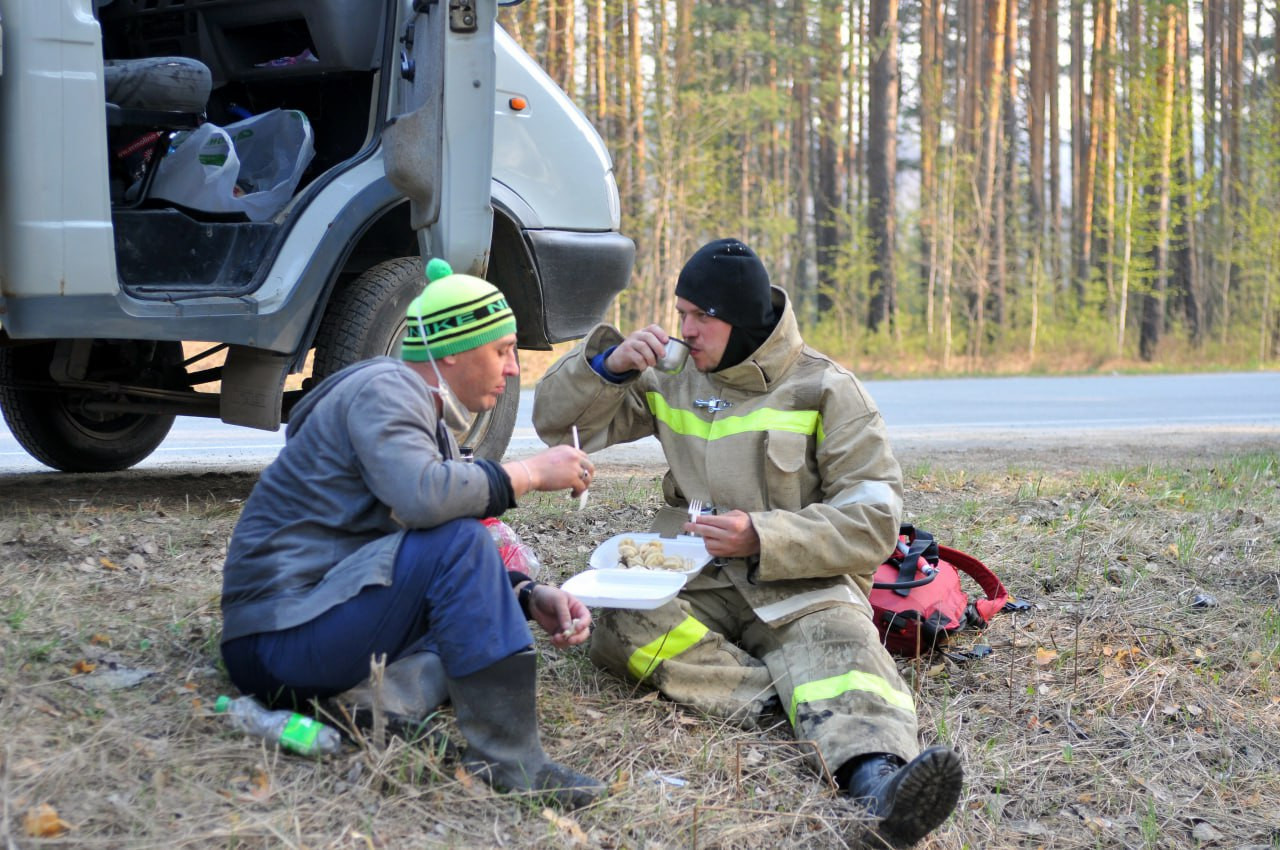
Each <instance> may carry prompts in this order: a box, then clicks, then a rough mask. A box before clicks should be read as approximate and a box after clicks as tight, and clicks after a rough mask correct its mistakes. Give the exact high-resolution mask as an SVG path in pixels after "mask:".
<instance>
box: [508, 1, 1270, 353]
mask: <svg viewBox="0 0 1280 850" xmlns="http://www.w3.org/2000/svg"><path fill="white" fill-rule="evenodd" d="M499 21H500V22H501V23H502V25H503V26H504V27H505V28H506V29H507V30H508V32H510V33H511V34H512V35H513V36H514V37H515V38H516V39H517V40H518V41H519V42H520V43H521V44H522V46H524V47H525V49H526V50H528V51H529V52H530V53H531V54H532V55H533V56H534V57H535V59H537V60H538V61H539V62H540V63H541V64H542V66H543V67H544V68H546V69H547V70H548V72H549V73H550V74H551V76H552V77H553V78H554V79H555V80H556V81H557V82H558V83H559V84H560V85H561V86H562V87H563V88H564V89H565V90H566V91H567V92H569V94H570V95H571V96H572V97H573V98H574V99H575V101H576V102H577V103H578V104H579V106H580V107H581V108H582V110H583V112H584V113H585V114H586V115H587V117H588V118H589V119H590V120H591V121H592V122H593V123H594V124H595V126H596V128H597V129H598V130H599V131H600V133H601V135H602V136H603V137H604V139H605V141H606V144H607V145H608V147H609V149H610V152H611V154H612V155H613V158H614V163H615V170H616V173H617V177H618V184H619V189H620V193H621V200H622V229H623V232H624V233H626V234H627V235H629V236H631V237H632V238H633V239H634V240H635V241H636V246H637V255H636V264H635V271H634V273H633V278H632V283H631V287H630V288H629V290H628V291H626V292H624V293H623V295H622V296H621V297H620V298H619V299H618V301H617V303H616V304H615V305H614V307H613V310H612V315H611V316H609V318H610V320H611V321H614V322H615V323H617V324H618V325H619V326H620V327H621V328H623V329H624V330H630V329H632V328H634V327H639V326H641V325H643V324H647V323H649V322H651V321H659V322H661V323H663V324H664V325H665V326H667V327H672V323H673V321H674V318H675V310H674V303H673V302H674V295H673V294H672V289H673V286H674V281H675V278H676V275H677V273H678V271H679V268H680V266H681V265H682V264H683V262H684V260H685V259H686V258H687V257H688V256H689V255H690V254H691V253H692V252H693V251H694V250H696V248H697V247H698V246H699V245H701V244H702V243H703V242H705V241H707V240H709V239H712V238H717V237H721V236H736V237H738V238H741V239H743V240H744V241H746V242H747V243H748V244H749V245H751V246H752V247H753V248H754V249H755V250H756V252H757V253H758V254H759V255H760V256H761V257H762V258H763V260H764V262H765V264H766V265H767V266H768V267H769V269H770V271H771V274H772V276H773V280H774V282H775V283H777V284H779V285H781V286H783V287H785V288H786V289H787V290H788V291H789V292H790V293H791V295H792V298H793V299H794V302H795V305H796V309H797V313H798V316H799V318H800V321H801V326H802V328H803V329H804V331H805V333H806V336H807V338H808V339H809V341H810V342H811V343H812V344H814V345H815V346H816V347H818V348H820V349H822V350H823V351H826V352H827V353H828V354H831V355H832V356H834V357H836V358H837V359H838V360H841V361H842V362H845V363H847V364H849V365H851V366H853V367H854V368H856V369H858V370H859V371H860V372H861V373H862V374H864V375H865V376H870V377H876V376H878V377H885V376H908V375H912V374H947V373H959V372H963V373H1007V372H1021V373H1027V372H1030V373H1040V372H1061V371H1089V370H1096V369H1103V368H1106V369H1129V368H1137V369H1162V370H1170V371H1173V370H1185V369H1189V368H1194V369H1213V368H1275V367H1276V365H1277V357H1278V356H1280V355H1278V354H1277V352H1278V350H1280V304H1277V301H1278V300H1280V280H1278V278H1280V98H1278V97H1277V95H1280V61H1277V55H1276V38H1275V34H1276V31H1277V29H1278V28H1280V26H1278V25H1280V7H1277V6H1276V4H1275V3H1274V2H1273V0H1204V2H1203V3H1193V2H1190V0H1174V2H1164V0H920V2H918V3H908V4H903V5H901V6H900V5H899V2H898V0H837V1H836V2H814V0H769V2H761V0H703V2H694V0H646V2H643V3H640V2H636V0H527V2H524V3H522V4H520V5H516V6H508V7H504V8H503V9H502V10H501V12H500V14H499Z"/></svg>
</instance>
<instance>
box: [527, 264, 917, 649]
mask: <svg viewBox="0 0 1280 850" xmlns="http://www.w3.org/2000/svg"><path fill="white" fill-rule="evenodd" d="M773 300H774V305H775V307H776V308H778V312H779V314H780V316H781V318H780V319H779V320H778V324H777V326H776V327H775V328H774V330H773V333H772V334H771V335H770V336H769V338H768V339H767V340H766V341H765V342H764V343H763V344H762V345H761V346H760V347H759V348H758V349H757V350H756V351H755V352H754V353H753V354H752V355H751V356H750V357H748V358H747V359H746V360H744V361H743V362H742V363H739V364H737V365H736V366H732V367H730V368H727V369H725V370H723V371H720V372H710V373H702V372H699V371H698V370H696V369H693V368H686V369H684V370H683V371H682V372H680V373H679V374H676V375H670V374H666V373H663V372H659V371H657V370H655V369H646V370H644V371H642V372H638V373H635V374H634V375H631V376H628V377H627V378H626V379H625V380H624V381H623V382H622V383H620V384H615V383H612V382H610V381H609V380H607V379H606V378H604V377H602V376H601V375H599V374H598V373H597V372H596V371H595V370H594V369H592V368H591V364H590V359H591V358H592V357H594V356H595V355H596V354H598V353H600V352H603V351H606V350H608V349H609V348H611V347H612V346H615V345H617V344H618V343H620V342H621V341H622V339H623V337H622V335H621V334H620V333H619V331H618V330H617V329H616V328H613V327H611V326H608V325H599V326H597V327H596V328H595V329H593V330H592V332H591V333H590V334H589V335H588V336H587V338H586V339H585V340H584V341H583V342H582V343H581V344H580V345H579V346H577V347H576V348H574V349H573V350H572V351H570V352H569V353H567V354H565V355H564V356H563V357H561V358H560V359H559V360H558V361H557V362H556V363H555V364H554V365H553V366H552V367H551V368H550V369H549V370H548V371H547V373H546V374H545V375H544V377H543V378H542V379H541V381H539V383H538V387H537V392H536V396H535V400H534V410H533V421H534V427H535V428H536V429H537V431H538V434H539V436H540V437H541V438H542V439H543V440H545V441H546V442H547V443H548V444H551V445H555V444H559V443H566V442H569V441H570V439H571V436H570V429H571V427H572V426H573V425H575V424H576V425H577V426H578V432H579V439H580V442H581V445H582V448H583V449H584V450H585V451H588V452H592V451H599V450H600V449H603V448H605V447H607V446H610V445H613V444H616V443H624V442H629V441H632V440H637V439H641V438H643V437H646V436H650V435H652V436H655V437H657V438H658V440H659V441H660V443H661V444H662V448H663V452H664V453H665V455H666V460H667V464H668V466H669V467H670V469H669V471H668V472H667V473H666V476H665V478H664V480H663V492H664V496H665V498H666V500H667V502H668V504H670V505H673V506H681V505H686V504H687V503H688V500H691V499H695V498H699V499H702V500H703V501H704V502H705V503H709V504H712V505H714V506H715V507H716V508H717V509H718V510H720V511H722V512H726V511H729V510H734V509H737V510H743V511H746V512H748V513H749V514H750V515H751V520H752V522H753V523H754V525H755V529H756V533H757V534H758V535H759V537H760V555H759V559H758V562H756V559H754V558H752V559H729V560H728V561H727V562H724V563H720V564H718V565H717V566H709V567H707V568H706V569H704V570H703V572H702V574H700V575H699V576H698V577H696V578H695V579H694V580H693V581H694V582H696V584H693V583H691V585H690V587H697V586H707V587H711V586H724V584H725V583H730V584H732V585H734V586H735V587H736V588H737V589H738V591H739V592H740V593H741V594H742V596H743V598H744V599H745V600H746V601H747V604H749V605H750V606H751V607H752V609H754V611H755V613H756V615H757V616H758V617H760V619H761V620H763V621H764V622H766V623H769V624H772V625H778V624H781V623H786V622H790V621H791V620H793V619H795V618H796V617H799V616H801V615H803V614H806V613H809V612H811V611H816V610H821V609H824V608H828V607H831V606H833V605H842V604H843V605H852V606H856V607H859V608H861V609H864V610H865V612H866V614H867V615H868V616H870V614H871V609H870V605H869V604H868V602H867V599H866V597H867V594H868V593H869V592H870V589H871V578H872V575H873V574H874V573H875V569H876V567H877V566H878V565H879V564H881V563H882V562H883V561H884V560H885V558H886V557H887V556H888V555H890V554H891V553H892V551H893V547H894V545H895V543H896V541H897V535H898V525H899V521H900V519H901V516H902V472H901V469H900V468H899V466H898V462H897V460H895V459H894V456H893V453H892V451H891V450H890V448H889V444H888V441H887V439H886V434H885V426H884V422H883V420H882V419H881V417H880V413H879V411H878V410H877V409H876V406H875V403H874V402H873V401H872V399H871V397H870V396H869V395H868V394H867V391H866V390H865V388H864V387H863V386H862V384H861V382H859V381H858V379H857V378H856V377H854V375H853V374H852V373H851V372H850V371H849V370H847V369H845V368H843V367H842V366H840V365H839V364H837V363H835V362H834V361H832V360H831V359H830V358H829V357H826V356H825V355H823V354H821V353H819V352H817V351H815V350H813V349H812V348H810V347H808V346H807V345H805V344H804V341H803V339H801V337H800V332H799V328H798V327H797V325H796V318H795V314H794V312H793V310H792V308H791V304H790V301H789V299H788V298H787V295H786V293H785V292H784V291H783V290H781V289H779V288H778V287H774V288H773Z"/></svg>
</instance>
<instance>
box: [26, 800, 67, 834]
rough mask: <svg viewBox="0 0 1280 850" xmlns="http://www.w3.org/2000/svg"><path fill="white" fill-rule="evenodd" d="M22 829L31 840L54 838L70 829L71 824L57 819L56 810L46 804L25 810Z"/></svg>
mask: <svg viewBox="0 0 1280 850" xmlns="http://www.w3.org/2000/svg"><path fill="white" fill-rule="evenodd" d="M22 828H23V830H25V831H26V833H27V835H29V836H31V837H32V838H54V837H56V836H59V835H62V833H64V832H66V831H68V830H69V829H71V824H69V823H67V822H66V821H64V820H63V819H62V818H60V817H58V810H57V809H55V808H54V807H53V806H51V805H49V804H48V803H41V804H40V805H38V806H34V807H32V808H30V809H27V813H26V815H24V816H23V818H22Z"/></svg>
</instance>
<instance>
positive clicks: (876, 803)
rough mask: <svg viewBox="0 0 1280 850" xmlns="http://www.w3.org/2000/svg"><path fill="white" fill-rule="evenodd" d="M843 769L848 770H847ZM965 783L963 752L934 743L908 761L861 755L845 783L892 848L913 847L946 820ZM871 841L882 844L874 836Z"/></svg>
mask: <svg viewBox="0 0 1280 850" xmlns="http://www.w3.org/2000/svg"><path fill="white" fill-rule="evenodd" d="M841 772H843V771H841ZM963 784H964V769H963V768H962V767H961V766H960V756H959V755H958V754H957V753H956V752H955V750H952V749H950V748H948V747H931V748H929V749H927V750H925V751H924V752H923V753H921V754H920V755H918V756H916V757H915V758H914V759H912V760H911V761H910V762H909V763H908V764H906V765H903V763H902V759H900V758H898V757H897V756H893V755H889V754H887V753H876V754H873V755H869V756H863V757H862V758H860V759H858V760H857V761H856V762H855V763H854V764H853V767H852V769H851V770H849V774H848V777H847V778H846V779H844V781H842V782H841V785H842V786H843V788H844V792H845V793H846V794H847V795H848V796H849V797H851V798H853V800H854V801H855V802H857V803H859V804H860V805H862V806H863V807H864V808H866V809H867V811H868V812H869V813H870V814H871V815H872V817H874V818H876V821H877V823H876V825H875V826H874V827H873V830H872V834H873V836H874V838H875V839H878V840H879V841H881V842H884V843H885V844H888V845H889V846H890V847H911V846H914V845H915V844H916V843H917V842H919V841H920V839H922V838H924V837H925V836H926V835H928V834H929V833H930V832H932V831H933V830H935V829H937V828H938V827H939V826H941V825H942V822H943V821H945V820H946V819H947V817H948V816H949V815H950V814H951V812H952V810H953V809H955V807H956V803H957V802H958V801H959V800H960V789H961V786H962V785H963ZM871 846H879V845H877V844H875V842H874V841H873V842H872V844H871Z"/></svg>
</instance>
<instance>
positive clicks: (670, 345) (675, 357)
mask: <svg viewBox="0 0 1280 850" xmlns="http://www.w3.org/2000/svg"><path fill="white" fill-rule="evenodd" d="M688 359H689V343H687V342H685V341H684V340H682V339H676V338H675V337H670V338H668V339H667V348H666V351H664V352H663V353H662V356H661V357H659V358H658V362H657V363H655V364H653V365H654V368H656V369H658V370H659V371H662V372H666V373H667V374H668V375H678V374H680V370H682V369H683V368H684V363H685V361H686V360H688Z"/></svg>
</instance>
